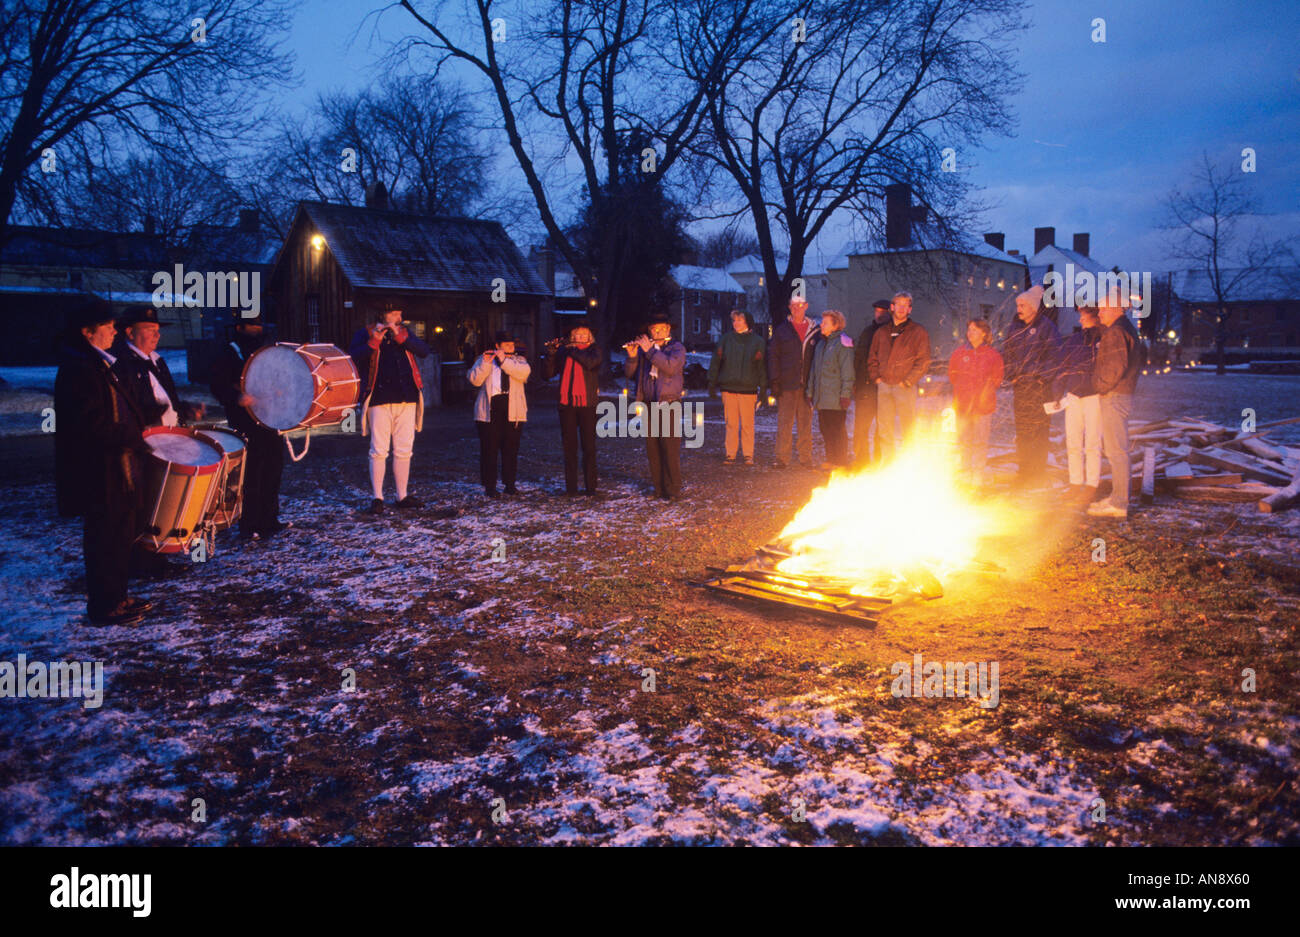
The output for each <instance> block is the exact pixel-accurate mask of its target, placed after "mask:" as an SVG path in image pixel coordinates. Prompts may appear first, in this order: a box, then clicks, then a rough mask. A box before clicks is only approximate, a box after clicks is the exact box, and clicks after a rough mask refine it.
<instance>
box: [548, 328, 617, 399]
mask: <svg viewBox="0 0 1300 937" xmlns="http://www.w3.org/2000/svg"><path fill="white" fill-rule="evenodd" d="M570 358H572V359H573V363H574V365H575V366H576V367H577V368H578V370H579V371H580V372H581V374H582V379H583V383H584V384H585V385H586V391H587V406H588V407H595V406H596V400H597V395H598V394H599V393H600V365H601V363H602V362H603V361H604V360H605V353H604V351H602V350H601V347H600V346H599V345H597V344H594V343H593V344H591V345H588V346H587V347H586V348H578V347H577V346H576V345H561V346H560V347H559V348H557V349H556V350H555V353H554V354H552V355H550V356H548V357H547V359H546V378H547V380H550V379H551V378H553V377H555V375H557V374H558V375H560V377H561V378H563V377H564V365H565V362H567V361H568V360H569V359H570ZM564 397H565V394H564V393H563V388H561V394H560V401H561V406H571V404H564V403H563V400H564Z"/></svg>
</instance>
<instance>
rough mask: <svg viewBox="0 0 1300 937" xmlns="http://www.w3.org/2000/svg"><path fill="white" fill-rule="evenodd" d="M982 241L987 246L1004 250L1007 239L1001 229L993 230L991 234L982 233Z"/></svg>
mask: <svg viewBox="0 0 1300 937" xmlns="http://www.w3.org/2000/svg"><path fill="white" fill-rule="evenodd" d="M984 243H985V244H987V245H988V246H989V247H993V248H996V249H997V250H1000V251H1004V250H1006V249H1007V248H1006V243H1007V239H1006V237H1005V235H1003V233H1002V232H1001V231H994V232H993V233H992V234H986V235H984Z"/></svg>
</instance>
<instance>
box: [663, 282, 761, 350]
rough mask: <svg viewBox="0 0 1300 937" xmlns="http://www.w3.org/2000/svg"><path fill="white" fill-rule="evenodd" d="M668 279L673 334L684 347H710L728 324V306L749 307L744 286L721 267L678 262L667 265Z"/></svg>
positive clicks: (689, 348)
mask: <svg viewBox="0 0 1300 937" xmlns="http://www.w3.org/2000/svg"><path fill="white" fill-rule="evenodd" d="M668 280H669V283H670V285H671V289H672V291H673V296H674V297H675V303H674V305H675V306H676V307H677V308H676V312H677V315H676V316H675V318H676V319H677V320H678V321H677V322H676V323H675V325H676V331H677V337H678V338H679V339H680V341H681V342H682V344H683V345H685V346H686V347H687V349H688V350H705V349H711V348H712V347H713V346H714V344H716V343H717V341H718V339H719V338H720V337H721V336H722V333H723V332H724V331H726V330H727V329H730V328H731V321H730V318H729V314H730V312H731V310H732V309H740V310H747V309H748V308H749V300H748V297H747V296H746V294H745V288H744V287H743V286H742V285H741V284H740V282H739V281H737V280H736V278H734V277H732V276H731V275H730V274H729V273H727V271H726V270H724V269H722V268H721V267H697V266H692V265H689V264H679V265H677V266H675V267H670V268H668ZM764 311H766V310H764Z"/></svg>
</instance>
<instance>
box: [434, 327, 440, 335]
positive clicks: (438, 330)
mask: <svg viewBox="0 0 1300 937" xmlns="http://www.w3.org/2000/svg"><path fill="white" fill-rule="evenodd" d="M433 333H434V334H435V335H441V334H442V326H440V325H435V326H434V327H433Z"/></svg>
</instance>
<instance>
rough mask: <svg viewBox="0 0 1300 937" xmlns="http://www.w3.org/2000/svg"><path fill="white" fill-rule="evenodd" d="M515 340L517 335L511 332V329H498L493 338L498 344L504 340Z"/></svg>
mask: <svg viewBox="0 0 1300 937" xmlns="http://www.w3.org/2000/svg"><path fill="white" fill-rule="evenodd" d="M514 340H515V337H514V336H513V335H511V334H510V330H509V329H498V330H497V333H496V335H495V336H493V338H492V341H493V343H494V344H497V345H500V344H501V343H502V342H513V341H514Z"/></svg>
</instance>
